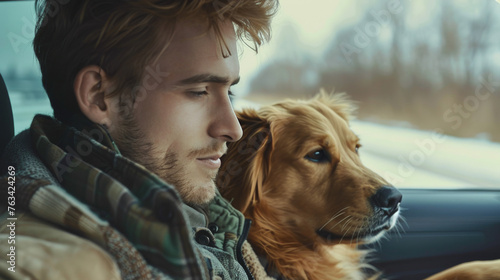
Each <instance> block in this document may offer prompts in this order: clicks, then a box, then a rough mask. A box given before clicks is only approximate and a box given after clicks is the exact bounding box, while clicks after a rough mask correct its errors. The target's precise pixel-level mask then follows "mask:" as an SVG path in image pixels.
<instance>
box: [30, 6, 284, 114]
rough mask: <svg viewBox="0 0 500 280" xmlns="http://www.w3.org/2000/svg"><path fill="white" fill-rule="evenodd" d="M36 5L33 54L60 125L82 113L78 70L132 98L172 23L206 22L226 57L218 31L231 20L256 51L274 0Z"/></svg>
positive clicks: (266, 29) (266, 34) (265, 33)
mask: <svg viewBox="0 0 500 280" xmlns="http://www.w3.org/2000/svg"><path fill="white" fill-rule="evenodd" d="M35 5H36V7H37V13H38V21H37V27H36V32H35V38H34V41H33V47H34V50H35V54H36V56H37V58H38V60H39V63H40V68H41V72H42V81H43V85H44V88H45V90H46V91H47V94H48V96H49V99H50V102H51V105H52V108H53V109H54V116H55V117H56V118H57V119H60V120H62V121H64V120H66V119H68V118H69V117H71V116H72V115H73V114H74V113H76V112H79V111H80V109H79V107H78V104H77V102H76V99H75V96H74V92H73V81H74V79H75V77H76V74H77V73H78V71H80V70H81V69H82V68H83V67H85V66H87V65H98V66H100V67H101V68H102V69H103V70H104V71H105V72H106V74H107V75H108V77H110V79H111V80H112V81H113V82H115V84H116V85H117V87H116V89H115V90H114V91H113V92H112V93H110V96H112V95H118V94H124V93H128V94H132V95H133V94H134V93H133V92H132V90H131V89H133V88H134V87H135V86H137V85H139V84H140V82H141V79H142V77H143V75H144V71H145V67H146V66H147V65H148V64H149V63H151V62H152V61H153V60H154V59H155V58H156V57H158V56H159V55H161V53H162V52H163V51H164V50H165V43H166V42H168V41H169V40H170V39H171V37H172V35H173V29H174V27H175V23H176V20H177V19H179V18H189V17H202V18H206V19H207V20H208V22H209V28H212V29H213V30H214V31H215V34H216V36H217V38H218V41H219V44H220V46H221V51H222V53H223V55H224V56H228V55H231V53H230V52H229V50H228V48H227V46H226V43H225V42H224V39H223V37H222V35H221V32H220V24H221V23H222V22H223V21H226V20H230V21H231V22H232V23H233V25H234V26H235V30H236V35H237V38H238V39H239V40H241V41H243V42H245V44H247V45H249V46H250V47H251V48H252V49H254V50H255V51H257V49H258V47H259V46H260V45H262V44H263V43H264V42H266V41H268V40H269V39H270V36H271V34H270V33H271V30H270V21H271V18H272V16H273V15H274V13H275V12H276V9H277V6H278V0H177V1H174V0H129V1H126V0H121V1H118V0H64V1H62V0H60V1H43V0H37V1H36V4H35ZM165 27H167V31H170V32H165ZM132 98H134V97H133V96H132Z"/></svg>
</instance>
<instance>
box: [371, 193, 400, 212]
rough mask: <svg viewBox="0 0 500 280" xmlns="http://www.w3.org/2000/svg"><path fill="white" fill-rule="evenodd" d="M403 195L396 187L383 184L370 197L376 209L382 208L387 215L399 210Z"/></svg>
mask: <svg viewBox="0 0 500 280" xmlns="http://www.w3.org/2000/svg"><path fill="white" fill-rule="evenodd" d="M402 198H403V195H402V194H401V193H400V192H399V191H398V190H397V189H396V188H394V187H389V186H383V187H381V188H380V189H378V190H377V192H376V193H375V194H374V195H373V196H372V197H371V198H370V200H371V202H372V204H373V206H374V208H375V209H377V208H378V209H381V210H382V211H383V212H384V213H385V214H386V215H387V216H389V217H390V216H392V215H394V213H396V212H397V211H398V210H399V204H400V203H401V199H402Z"/></svg>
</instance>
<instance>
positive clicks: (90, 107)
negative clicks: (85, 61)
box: [73, 65, 116, 128]
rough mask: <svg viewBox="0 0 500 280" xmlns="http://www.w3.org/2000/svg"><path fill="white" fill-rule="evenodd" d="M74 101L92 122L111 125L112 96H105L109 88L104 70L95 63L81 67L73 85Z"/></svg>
mask: <svg viewBox="0 0 500 280" xmlns="http://www.w3.org/2000/svg"><path fill="white" fill-rule="evenodd" d="M73 89H74V92H75V97H76V101H77V102H78V106H79V107H80V110H81V111H82V113H83V114H84V115H85V116H86V117H87V118H88V119H89V120H91V121H92V122H94V123H98V124H101V125H104V126H106V127H108V128H109V127H111V124H112V120H113V119H114V115H113V112H114V111H116V110H113V109H114V107H113V104H112V100H113V99H112V98H106V93H109V92H110V90H111V85H110V82H109V79H108V77H107V75H106V72H104V70H103V69H102V68H101V67H99V66H97V65H89V66H86V67H84V68H82V69H81V70H80V71H79V72H78V73H77V74H76V77H75V82H74V85H73Z"/></svg>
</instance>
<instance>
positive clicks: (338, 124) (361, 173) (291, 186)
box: [217, 92, 388, 280]
mask: <svg viewBox="0 0 500 280" xmlns="http://www.w3.org/2000/svg"><path fill="white" fill-rule="evenodd" d="M353 110H354V106H353V104H352V102H350V101H349V100H348V99H347V98H346V96H345V95H343V94H335V95H329V94H327V93H325V92H321V93H320V94H318V95H317V96H316V97H314V98H312V99H311V100H308V101H292V100H287V101H284V102H281V103H278V104H274V105H271V106H266V107H263V108H261V109H260V110H259V111H256V110H253V109H245V110H243V111H242V112H239V113H238V118H239V120H240V124H241V126H242V128H243V137H242V139H240V140H239V141H238V142H235V143H231V144H229V147H228V153H227V155H225V156H224V157H223V162H222V166H221V169H220V172H219V176H218V178H217V185H218V186H219V189H220V192H221V193H222V195H223V196H224V197H225V198H227V199H228V200H229V201H231V202H232V204H233V206H235V207H236V208H237V209H239V210H240V211H242V212H243V213H244V215H245V216H246V217H247V218H249V219H252V220H253V224H252V228H251V230H250V234H249V241H250V243H251V244H252V246H253V247H254V248H255V249H256V251H257V252H258V253H259V254H261V255H263V256H266V257H267V259H268V261H269V262H270V263H271V264H272V265H273V266H274V267H275V269H277V271H279V273H280V274H281V275H283V276H285V277H286V278H288V279H321V280H325V279H365V276H364V275H363V273H362V268H363V267H368V265H367V264H364V263H363V258H364V256H365V252H363V251H359V250H357V249H356V245H357V243H358V241H361V240H362V236H363V235H364V234H365V233H366V232H369V230H370V229H369V224H370V219H371V215H372V214H373V213H372V212H373V211H372V207H371V206H370V203H369V202H368V200H369V198H370V197H371V196H372V195H373V194H374V193H375V192H376V190H377V189H378V188H379V187H381V186H384V185H388V184H387V182H386V181H384V179H382V178H381V177H380V176H378V175H377V174H375V173H374V172H372V171H370V170H369V169H367V168H366V167H364V166H363V165H362V163H361V161H360V159H359V156H358V154H357V147H358V141H359V139H358V137H357V136H356V135H355V134H354V133H353V132H352V131H351V130H350V128H349V119H350V118H351V114H352V112H353ZM321 149H324V150H325V151H326V152H327V153H328V154H329V155H330V157H331V160H330V161H329V162H322V163H317V162H312V161H310V160H307V159H306V158H305V157H307V156H308V155H312V156H314V152H315V151H318V150H321ZM323 228H325V229H328V230H329V231H331V232H332V233H334V234H336V235H337V236H339V237H342V238H338V239H336V240H329V239H325V238H321V237H320V236H318V234H317V233H316V231H317V230H318V229H323ZM341 243H342V244H341Z"/></svg>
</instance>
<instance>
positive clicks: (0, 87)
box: [0, 74, 14, 156]
mask: <svg viewBox="0 0 500 280" xmlns="http://www.w3.org/2000/svg"><path fill="white" fill-rule="evenodd" d="M0 131H1V133H0V156H1V155H3V151H4V149H5V146H7V144H8V143H9V141H10V139H12V137H14V117H13V115H12V107H11V105H10V98H9V93H8V92H7V87H6V86H5V82H4V80H3V77H2V75H1V74H0Z"/></svg>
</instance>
